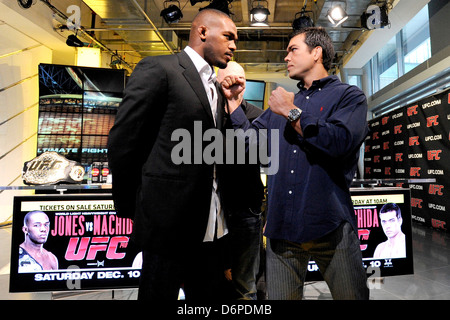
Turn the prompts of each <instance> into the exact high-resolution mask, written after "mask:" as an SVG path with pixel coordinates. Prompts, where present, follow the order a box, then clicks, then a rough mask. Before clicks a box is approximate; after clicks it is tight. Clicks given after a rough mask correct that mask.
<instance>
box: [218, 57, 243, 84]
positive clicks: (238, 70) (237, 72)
mask: <svg viewBox="0 0 450 320" xmlns="http://www.w3.org/2000/svg"><path fill="white" fill-rule="evenodd" d="M229 75H233V76H238V77H242V78H244V79H245V71H244V68H242V66H241V65H240V64H239V63H237V62H236V61H230V62H228V65H227V67H226V68H225V69H219V70H218V71H217V81H218V82H219V83H220V82H222V81H223V79H224V78H225V77H226V76H229Z"/></svg>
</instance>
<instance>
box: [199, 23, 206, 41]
mask: <svg viewBox="0 0 450 320" xmlns="http://www.w3.org/2000/svg"><path fill="white" fill-rule="evenodd" d="M197 32H198V35H199V37H200V40H201V41H202V42H205V40H206V35H207V33H208V28H206V26H204V25H201V26H199V27H198V28H197Z"/></svg>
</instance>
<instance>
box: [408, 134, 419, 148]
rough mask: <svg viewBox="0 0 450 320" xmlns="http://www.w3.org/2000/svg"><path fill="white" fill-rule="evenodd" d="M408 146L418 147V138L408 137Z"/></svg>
mask: <svg viewBox="0 0 450 320" xmlns="http://www.w3.org/2000/svg"><path fill="white" fill-rule="evenodd" d="M409 145H410V146H413V145H416V146H418V145H420V143H419V136H416V137H409Z"/></svg>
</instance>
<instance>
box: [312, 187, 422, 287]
mask: <svg viewBox="0 0 450 320" xmlns="http://www.w3.org/2000/svg"><path fill="white" fill-rule="evenodd" d="M351 196H352V201H353V208H354V211H355V218H356V222H357V227H358V236H359V240H360V242H361V252H362V257H363V265H364V268H365V269H366V272H367V275H368V277H369V279H370V278H371V277H373V278H377V277H386V276H396V275H405V274H412V273H414V267H413V255H412V234H411V233H412V229H411V206H410V201H411V199H410V190H409V189H406V188H354V189H351ZM308 271H309V272H308V274H307V280H315V281H318V280H321V279H322V277H321V275H320V272H319V269H318V267H317V265H316V264H315V263H314V262H313V261H311V262H310V264H309V266H308Z"/></svg>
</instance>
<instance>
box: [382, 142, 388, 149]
mask: <svg viewBox="0 0 450 320" xmlns="http://www.w3.org/2000/svg"><path fill="white" fill-rule="evenodd" d="M388 149H389V141H386V142H383V150H388Z"/></svg>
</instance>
